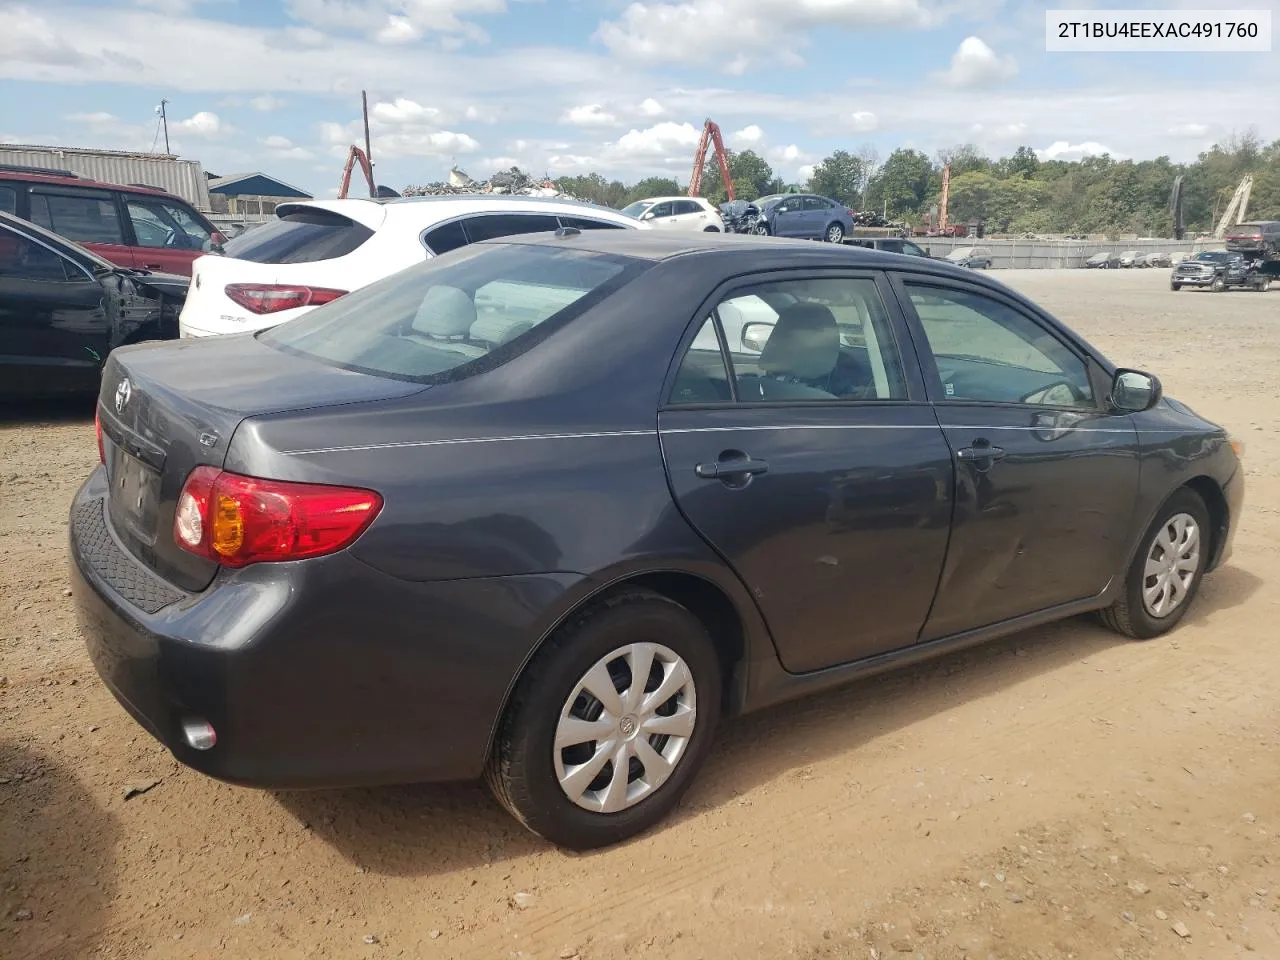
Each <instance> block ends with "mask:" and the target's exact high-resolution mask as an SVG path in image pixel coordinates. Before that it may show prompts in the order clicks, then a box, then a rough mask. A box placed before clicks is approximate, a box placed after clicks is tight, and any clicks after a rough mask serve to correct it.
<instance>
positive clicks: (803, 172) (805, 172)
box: [796, 163, 818, 183]
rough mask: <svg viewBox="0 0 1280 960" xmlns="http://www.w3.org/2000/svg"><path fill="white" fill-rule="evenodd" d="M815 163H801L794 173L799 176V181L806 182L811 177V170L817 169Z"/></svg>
mask: <svg viewBox="0 0 1280 960" xmlns="http://www.w3.org/2000/svg"><path fill="white" fill-rule="evenodd" d="M817 169H818V168H817V165H816V164H812V163H805V164H801V165H800V167H799V168H798V169H797V170H796V174H797V175H798V176H799V177H800V182H801V183H808V182H809V181H810V180H812V179H813V172H814V171H815V170H817Z"/></svg>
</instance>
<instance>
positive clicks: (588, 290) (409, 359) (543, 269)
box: [259, 244, 647, 383]
mask: <svg viewBox="0 0 1280 960" xmlns="http://www.w3.org/2000/svg"><path fill="white" fill-rule="evenodd" d="M646 267H647V264H646V263H645V262H643V261H638V260H632V259H630V258H626V257H615V256H608V255H604V254H596V253H587V252H585V251H581V250H566V249H563V248H559V247H542V246H529V245H524V244H501V245H496V246H487V247H485V246H468V247H465V248H463V249H461V250H459V251H457V252H456V253H455V254H454V255H453V256H452V257H447V258H443V259H431V260H428V261H426V262H425V263H423V264H421V265H420V266H414V267H410V268H409V269H408V270H403V271H401V272H400V273H397V274H394V275H393V276H391V277H388V278H386V279H384V280H380V281H378V282H376V283H372V284H370V285H369V286H367V287H363V288H361V289H359V290H356V291H355V292H354V293H349V294H347V295H346V296H345V297H342V298H340V299H338V300H334V301H333V302H331V303H328V304H325V305H324V306H321V307H317V308H316V309H315V310H313V311H311V312H310V313H308V314H306V315H305V316H302V317H299V318H298V319H296V320H292V321H290V322H289V323H286V324H281V325H280V326H278V327H273V328H271V329H269V330H267V331H265V332H264V333H262V334H260V335H259V339H260V340H261V341H262V342H263V343H265V344H268V345H271V346H273V347H276V348H278V349H282V350H286V351H288V352H291V353H297V354H301V355H303V356H307V357H311V358H313V359H316V360H319V361H321V362H324V363H330V364H333V365H334V366H338V367H342V368H345V369H348V370H355V371H358V372H360V373H368V374H373V375H374V376H382V377H390V378H392V379H397V380H410V381H413V382H417V383H435V382H441V381H445V380H452V379H456V378H459V377H463V376H469V375H470V374H472V373H476V372H479V371H481V370H484V369H490V368H492V367H495V366H498V365H500V364H502V363H504V362H506V360H507V359H510V358H511V357H512V356H515V355H516V354H518V353H521V352H523V351H524V350H525V349H528V348H529V347H530V346H532V344H533V343H535V342H537V341H538V340H540V339H541V338H542V336H543V335H545V334H547V333H549V332H550V331H552V330H554V329H556V328H558V327H560V326H561V325H563V324H565V323H568V322H569V321H571V320H573V319H574V318H575V317H577V316H579V315H581V314H582V313H583V312H585V311H586V310H587V309H589V308H590V307H591V306H592V305H594V304H595V303H597V302H599V301H600V300H602V299H604V298H605V297H607V296H609V295H611V294H612V293H613V292H615V291H616V290H618V289H620V288H621V287H622V286H624V285H625V284H627V283H629V282H630V281H631V280H632V279H633V278H634V277H635V276H637V275H638V274H639V273H641V272H642V271H643V270H644V269H645V268H646Z"/></svg>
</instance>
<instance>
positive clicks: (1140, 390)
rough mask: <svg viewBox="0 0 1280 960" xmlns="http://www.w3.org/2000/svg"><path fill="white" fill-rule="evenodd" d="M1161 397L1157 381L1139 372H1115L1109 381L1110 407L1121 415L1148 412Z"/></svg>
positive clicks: (1162, 392)
mask: <svg viewBox="0 0 1280 960" xmlns="http://www.w3.org/2000/svg"><path fill="white" fill-rule="evenodd" d="M1162 396H1164V390H1163V388H1162V387H1161V386H1160V381H1159V379H1158V378H1156V377H1154V376H1152V375H1151V374H1149V373H1143V372H1142V371H1141V370H1117V371H1116V375H1115V379H1114V380H1112V381H1111V406H1112V407H1114V408H1115V409H1116V410H1119V411H1120V412H1122V413H1142V412H1143V411H1144V410H1150V409H1151V408H1152V407H1154V406H1155V405H1156V404H1157V403H1159V402H1160V398H1161V397H1162Z"/></svg>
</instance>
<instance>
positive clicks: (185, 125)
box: [172, 110, 228, 137]
mask: <svg viewBox="0 0 1280 960" xmlns="http://www.w3.org/2000/svg"><path fill="white" fill-rule="evenodd" d="M172 129H174V130H181V131H182V132H184V133H190V134H192V135H193V136H197V137H216V136H219V135H220V134H223V133H226V132H228V131H227V128H226V126H225V125H224V124H223V122H222V120H221V118H219V116H218V115H217V114H216V113H210V112H209V111H208V110H201V111H200V112H199V113H195V114H192V115H191V116H189V117H187V119H185V120H179V121H178V122H177V123H175V124H173V125H172Z"/></svg>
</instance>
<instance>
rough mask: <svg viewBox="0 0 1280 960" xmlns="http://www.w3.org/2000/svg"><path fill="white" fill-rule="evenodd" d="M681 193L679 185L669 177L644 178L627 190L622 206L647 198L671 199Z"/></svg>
mask: <svg viewBox="0 0 1280 960" xmlns="http://www.w3.org/2000/svg"><path fill="white" fill-rule="evenodd" d="M682 193H684V191H683V190H681V189H680V184H679V183H677V182H676V181H675V180H674V179H673V178H671V177H645V178H644V179H643V180H641V181H639V182H638V183H636V184H634V185H633V186H630V187H628V188H627V195H626V199H625V202H624V203H623V206H626V204H628V203H635V202H636V201H637V200H645V199H648V198H649V197H673V196H677V195H679V194H682Z"/></svg>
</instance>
